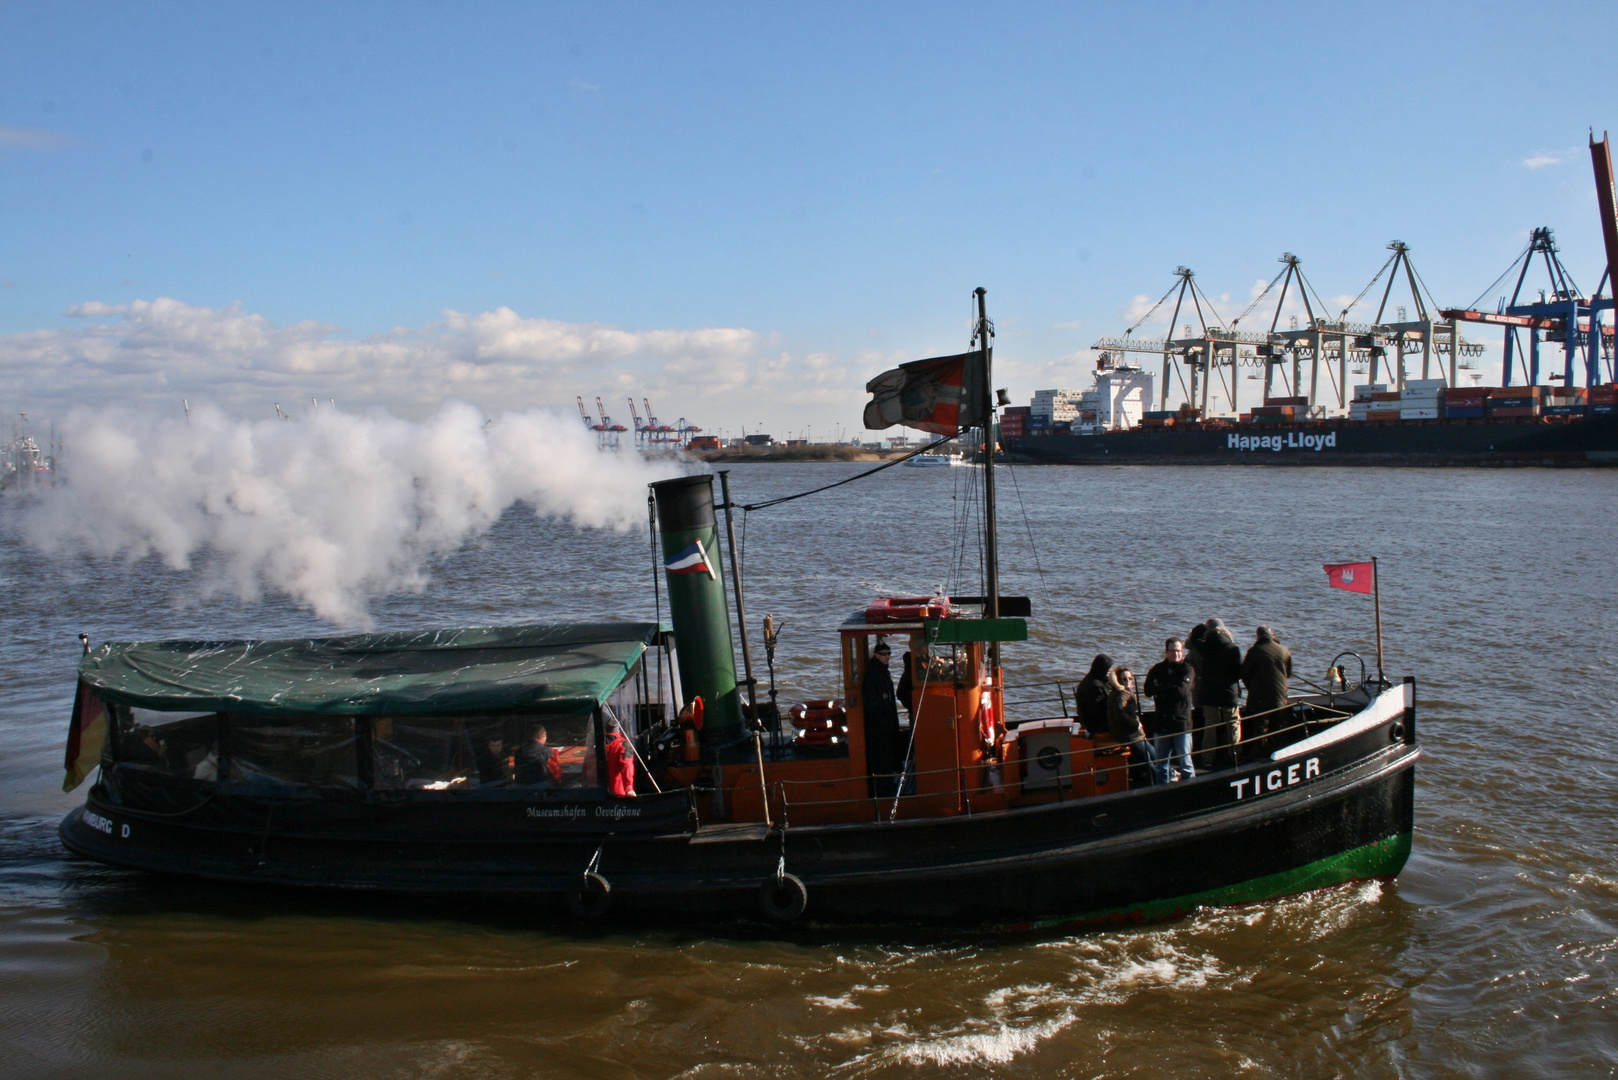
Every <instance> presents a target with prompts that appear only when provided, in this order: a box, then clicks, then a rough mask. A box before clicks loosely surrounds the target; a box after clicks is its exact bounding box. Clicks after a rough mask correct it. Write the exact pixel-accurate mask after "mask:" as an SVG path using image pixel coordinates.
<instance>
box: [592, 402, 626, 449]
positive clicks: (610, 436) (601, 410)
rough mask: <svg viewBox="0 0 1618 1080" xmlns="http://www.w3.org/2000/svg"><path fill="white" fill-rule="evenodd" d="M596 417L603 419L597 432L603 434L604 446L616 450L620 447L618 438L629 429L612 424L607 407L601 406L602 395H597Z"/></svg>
mask: <svg viewBox="0 0 1618 1080" xmlns="http://www.w3.org/2000/svg"><path fill="white" fill-rule="evenodd" d="M596 415H598V416H600V417H601V426H600V427H599V428H597V429H596V430H597V431H599V432H601V439H602V443H603V445H605V446H609V447H613V448H616V447H617V446H618V436H619V435H621V434H622V433H623V432H626V431H628V430H629V429H628V428H626V427H624V425H622V424H615V423H613V422H612V417H610V416H608V415H607V407H606V406H605V405H603V404H601V395H599V394H597V395H596Z"/></svg>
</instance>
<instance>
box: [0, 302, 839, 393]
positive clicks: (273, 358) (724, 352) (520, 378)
mask: <svg viewBox="0 0 1618 1080" xmlns="http://www.w3.org/2000/svg"><path fill="white" fill-rule="evenodd" d="M66 314H67V315H68V316H69V317H71V318H72V319H74V320H75V321H77V320H83V322H84V323H85V325H77V326H74V325H70V326H67V327H63V328H56V329H45V330H33V331H25V332H21V333H13V334H6V335H0V384H4V385H9V386H10V387H11V388H12V392H13V394H15V395H16V396H18V397H20V398H22V399H25V400H31V401H33V402H35V403H36V404H50V403H57V404H62V405H66V404H70V403H71V404H88V405H95V404H106V403H113V402H119V403H133V402H139V401H153V400H161V401H164V402H173V401H174V400H175V399H176V398H178V397H182V396H185V397H190V398H191V399H193V400H198V399H208V400H214V401H219V402H222V403H225V404H229V405H235V406H248V407H250V408H251V409H252V410H253V411H255V412H260V413H262V412H263V411H267V410H268V409H269V408H270V403H271V402H272V401H274V400H281V401H284V402H286V403H288V404H290V403H291V402H293V401H296V400H307V398H309V397H311V396H314V397H319V398H320V399H321V400H325V399H326V398H328V397H336V398H338V399H339V401H341V402H343V403H345V404H350V405H356V404H357V405H387V406H390V407H393V408H395V409H398V410H399V411H401V412H404V413H406V414H410V415H425V414H426V413H427V412H429V411H431V410H432V409H433V408H434V407H435V406H437V405H438V403H440V402H441V401H443V400H445V399H447V398H451V397H454V398H460V399H463V400H467V401H471V402H473V403H474V404H477V405H480V406H482V407H485V408H490V409H495V408H498V409H510V408H523V407H527V406H530V405H536V404H540V405H544V404H552V405H554V404H566V403H567V402H568V399H570V398H571V397H572V396H573V395H575V394H586V395H590V394H595V393H603V392H606V391H608V390H612V389H615V388H623V387H628V388H631V389H636V390H639V391H640V392H643V393H644V392H653V393H662V392H673V391H676V390H677V391H678V392H679V393H680V394H681V395H682V396H687V397H689V396H690V395H691V394H693V393H696V394H698V395H701V396H709V395H712V394H714V393H718V392H723V391H731V390H735V389H738V388H742V387H746V386H748V385H750V384H751V383H752V382H754V381H755V380H757V379H758V378H760V377H761V375H762V371H761V368H760V365H759V363H758V362H757V360H756V356H755V354H756V353H757V351H758V349H759V348H760V346H761V345H762V344H763V338H762V336H761V335H760V334H758V333H756V332H755V331H752V330H747V329H742V328H732V327H718V328H704V329H694V330H669V329H659V330H645V331H635V330H625V329H622V328H620V327H616V326H607V325H602V324H597V323H566V322H561V321H559V320H555V319H542V318H525V317H523V316H521V315H518V314H517V313H516V312H515V311H512V310H511V309H510V308H505V307H502V308H497V309H495V310H493V311H486V312H482V313H479V314H475V315H469V314H465V313H462V312H458V311H446V312H445V313H444V317H443V319H442V321H439V322H435V323H429V324H427V325H426V326H422V327H416V328H410V327H401V328H397V329H394V330H392V331H389V332H387V333H384V334H375V335H372V336H369V337H365V338H359V339H355V338H351V337H348V336H346V335H345V334H344V333H343V332H342V330H341V328H340V327H336V326H333V325H330V324H327V323H319V322H313V321H305V322H299V323H294V324H291V325H287V326H281V325H277V324H276V323H274V322H272V321H270V320H269V319H267V318H265V317H264V316H263V315H259V314H255V313H251V312H247V311H243V310H242V309H241V306H240V305H239V304H232V305H230V306H229V307H224V308H209V307H200V306H197V305H193V304H187V303H184V302H182V301H180V300H175V299H171V298H168V297H160V298H158V299H156V300H136V301H133V302H131V303H128V304H106V303H102V302H100V301H88V302H85V303H82V304H78V305H76V306H74V307H73V308H71V309H69V311H68V312H67V313H66ZM795 370H796V369H795ZM802 370H804V371H806V372H807V371H813V372H814V373H815V378H814V379H812V380H811V381H812V382H816V383H818V382H820V381H823V380H822V376H821V372H820V370H819V369H818V368H808V367H804V368H802ZM789 381H790V380H789ZM8 396H9V395H8Z"/></svg>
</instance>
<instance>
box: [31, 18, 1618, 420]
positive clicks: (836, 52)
mask: <svg viewBox="0 0 1618 1080" xmlns="http://www.w3.org/2000/svg"><path fill="white" fill-rule="evenodd" d="M1615 43H1618V5H1615V4H1612V3H1611V2H1601V3H1588V4H1580V3H1571V4H1568V3H1564V4H1558V3H1548V4H1542V5H1537V6H1535V7H1533V8H1528V7H1527V6H1524V5H1489V4H1469V5H1456V4H1436V3H1434V4H1422V5H1407V4H1398V5H1395V4H1386V5H1378V4H1363V5H1301V4H1287V5H1280V4H1276V5H1214V4H1138V5H1117V4H1107V5H1100V4H1095V5H1084V4H1068V5H1013V4H1007V5H995V6H982V5H950V4H937V3H934V4H916V5H898V4H888V5H869V4H862V5H848V6H837V5H831V4H817V5H761V4H738V5H717V4H684V5H675V4H666V5H636V4H596V5H568V4H548V5H542V4H512V5H497V4H482V5H403V4H379V5H362V4H343V5H329V4H320V5H313V4H311V5H296V4H284V5H276V6H274V7H270V6H251V5H204V4H197V5H178V4H159V3H146V4H141V5H72V4H49V5H46V4H11V5H7V6H6V7H4V8H3V9H0V57H3V59H4V63H0V238H3V239H0V282H3V283H4V284H3V287H0V407H3V408H5V409H7V410H8V411H12V410H16V409H21V408H29V409H32V410H34V411H35V414H36V415H51V414H53V413H56V412H60V411H62V410H64V409H66V408H68V407H69V406H71V405H73V404H89V405H95V404H103V403H107V402H112V401H116V402H131V401H135V402H150V403H151V404H152V406H153V407H156V408H162V407H167V405H165V404H164V403H170V404H172V403H174V402H175V401H176V400H177V399H178V398H179V397H182V396H186V397H189V398H190V399H191V400H192V401H193V402H194V403H195V402H197V401H199V400H200V401H210V402H214V403H217V404H220V405H222V406H224V407H226V408H228V409H233V410H236V411H238V412H242V413H244V414H247V415H254V416H256V415H260V414H261V413H262V412H264V411H267V410H269V408H270V402H271V401H272V400H282V401H287V402H290V401H298V400H302V401H307V400H308V398H309V397H310V396H319V397H320V398H321V400H322V401H324V400H325V399H326V398H327V397H329V396H335V397H336V398H338V400H339V403H340V404H348V405H353V406H362V405H369V406H385V407H387V408H389V409H392V410H394V411H397V412H399V413H401V414H404V415H407V416H411V415H422V414H425V413H426V412H430V411H431V410H432V408H433V407H434V405H435V404H436V403H437V402H438V401H439V400H442V399H444V398H449V397H455V398H461V399H464V400H468V401H471V402H472V403H474V404H476V405H478V406H480V407H481V408H484V409H486V410H490V411H499V410H503V409H508V408H515V407H524V406H528V405H551V406H556V407H561V408H571V407H572V399H573V397H574V395H576V394H583V395H585V396H586V398H587V399H588V398H589V397H591V396H593V395H594V394H596V393H600V394H602V395H603V396H604V397H606V398H607V399H608V406H609V409H612V410H613V411H615V412H617V413H619V414H621V413H622V412H623V409H622V406H621V402H622V398H623V397H624V396H625V394H626V393H630V392H633V393H635V395H636V396H637V398H638V397H640V396H641V395H642V394H649V395H650V396H651V397H652V398H653V403H654V404H655V405H657V406H658V409H659V412H660V413H662V414H664V418H665V419H671V418H672V417H673V416H674V415H676V414H684V415H687V416H689V417H691V418H692V419H693V420H695V421H696V422H698V423H702V424H705V426H708V427H709V428H710V429H716V428H721V427H723V428H727V429H728V430H729V431H730V432H732V433H735V432H736V431H737V430H738V429H739V428H740V427H742V426H743V425H746V426H747V427H749V428H752V427H753V426H754V425H756V424H760V423H762V424H763V425H764V426H765V427H766V428H768V429H771V430H773V431H774V432H775V433H776V434H778V435H779V434H786V433H788V432H791V433H794V434H795V433H797V431H798V430H801V429H803V428H805V427H808V426H811V425H812V426H813V428H814V433H815V434H816V435H822V434H830V433H831V431H832V429H833V427H834V425H837V424H841V425H844V426H845V427H846V426H848V425H852V424H857V422H858V408H859V403H860V401H861V400H862V398H863V394H862V393H861V387H862V385H863V382H864V380H865V379H866V378H868V377H869V376H870V375H871V374H873V373H874V372H876V371H878V370H881V369H882V368H884V367H888V366H891V365H892V364H893V363H896V362H898V361H901V360H906V359H912V358H915V357H918V356H924V355H929V354H933V353H937V352H945V351H956V350H958V349H959V348H960V347H961V346H962V345H963V344H964V342H965V337H966V319H967V314H968V303H969V299H970V293H971V290H972V288H973V287H974V286H977V285H983V286H985V287H987V288H988V289H989V303H990V312H991V315H992V316H993V317H994V318H995V319H996V322H997V324H998V327H999V330H1000V343H999V349H998V351H997V366H998V368H999V371H1000V377H999V378H997V380H996V381H997V382H998V383H1001V384H1005V385H1009V386H1010V387H1011V388H1012V390H1013V393H1014V396H1016V397H1017V398H1019V399H1025V398H1026V396H1027V394H1029V393H1030V392H1031V391H1033V390H1034V389H1036V388H1040V387H1045V386H1056V385H1084V384H1087V382H1088V376H1087V375H1086V374H1084V372H1085V371H1086V370H1087V369H1088V368H1089V366H1090V358H1091V354H1090V353H1089V352H1087V351H1086V348H1085V347H1086V346H1088V345H1089V344H1090V342H1091V341H1093V340H1094V339H1095V338H1097V337H1099V336H1102V335H1110V334H1115V333H1118V332H1120V331H1122V330H1123V328H1124V327H1125V326H1126V325H1128V321H1129V319H1128V315H1129V312H1130V311H1131V310H1132V308H1134V307H1135V306H1136V305H1137V300H1136V298H1137V297H1139V296H1142V295H1145V296H1148V297H1150V298H1151V299H1154V300H1155V299H1156V297H1157V296H1158V295H1159V294H1161V293H1162V292H1163V291H1164V290H1165V289H1167V288H1168V287H1169V285H1170V284H1171V276H1170V275H1171V272H1172V271H1173V269H1174V267H1175V266H1176V265H1180V264H1184V265H1188V266H1191V267H1193V268H1194V269H1195V270H1196V271H1197V274H1198V280H1199V282H1200V283H1201V284H1202V285H1203V287H1204V288H1205V289H1206V291H1207V292H1208V293H1209V294H1211V295H1213V296H1214V297H1216V298H1218V297H1222V296H1225V295H1228V296H1229V297H1230V299H1229V300H1228V301H1225V302H1224V303H1222V304H1221V312H1222V313H1223V314H1225V315H1226V316H1227V317H1229V316H1230V315H1233V314H1235V313H1236V312H1239V311H1240V310H1241V308H1242V307H1245V306H1246V303H1247V300H1248V297H1249V296H1250V294H1251V290H1252V289H1253V286H1254V283H1255V282H1256V281H1260V280H1263V281H1268V280H1269V278H1271V277H1272V276H1273V275H1274V274H1275V273H1276V271H1277V269H1278V267H1277V264H1276V259H1277V257H1278V256H1279V255H1280V254H1281V252H1283V251H1291V252H1296V253H1297V254H1298V255H1300V256H1301V257H1302V258H1303V265H1304V269H1305V271H1306V273H1307V274H1308V276H1309V278H1310V279H1311V281H1312V282H1313V284H1314V285H1315V286H1316V288H1317V289H1319V291H1320V292H1321V293H1322V294H1324V295H1325V296H1326V297H1328V298H1334V297H1338V296H1344V295H1346V296H1352V295H1353V294H1354V293H1357V292H1358V291H1359V290H1360V288H1361V287H1362V286H1363V285H1364V284H1365V283H1366V282H1367V281H1368V280H1369V278H1370V277H1371V275H1372V274H1373V273H1375V271H1376V270H1377V268H1378V267H1379V266H1380V265H1381V264H1382V261H1383V260H1384V258H1385V257H1386V252H1385V250H1384V248H1385V245H1386V244H1387V243H1388V242H1389V241H1390V240H1394V239H1400V240H1404V241H1406V242H1408V243H1409V244H1411V245H1412V250H1413V254H1414V258H1415V261H1416V265H1417V267H1418V269H1419V270H1420V271H1421V273H1422V275H1423V277H1424V278H1425V280H1426V282H1427V283H1428V285H1429V286H1430V287H1431V289H1432V291H1433V292H1434V294H1436V296H1437V298H1438V300H1439V301H1440V302H1441V303H1443V304H1458V303H1465V302H1469V301H1471V300H1472V299H1473V298H1474V297H1476V296H1477V294H1478V293H1479V292H1480V291H1482V290H1483V289H1484V288H1485V286H1487V285H1488V284H1489V282H1490V281H1492V280H1493V279H1494V278H1495V277H1496V275H1497V274H1499V272H1500V271H1501V270H1503V269H1504V268H1505V266H1506V264H1507V263H1508V262H1509V261H1510V260H1511V259H1512V258H1513V257H1514V256H1515V255H1516V254H1517V252H1518V251H1519V250H1520V249H1521V247H1522V246H1523V244H1524V243H1525V240H1526V235H1527V231H1528V230H1529V229H1530V228H1531V227H1534V226H1537V225H1550V226H1551V227H1553V228H1554V229H1555V230H1556V233H1557V236H1558V239H1559V240H1560V242H1561V244H1562V248H1563V256H1564V259H1565V260H1566V262H1567V263H1568V265H1569V267H1570V269H1571V270H1572V272H1573V274H1574V276H1575V278H1576V279H1577V280H1578V281H1579V283H1580V284H1581V285H1582V286H1584V288H1585V289H1587V290H1588V289H1593V287H1594V285H1595V282H1596V279H1597V278H1598V277H1599V276H1600V267H1601V263H1602V261H1603V260H1602V256H1601V254H1600V238H1599V232H1598V224H1597V218H1596V208H1595V200H1594V195H1593V184H1592V180H1591V173H1590V165H1589V158H1588V155H1587V153H1586V151H1585V149H1584V147H1585V143H1586V136H1587V132H1588V129H1589V128H1590V127H1592V126H1593V127H1594V128H1595V130H1596V133H1597V134H1598V135H1599V134H1600V133H1601V131H1602V130H1603V129H1606V128H1611V129H1613V130H1614V131H1615V132H1618V58H1615V57H1614V50H1615V49H1618V44H1615ZM1486 303H1487V304H1488V305H1489V306H1492V304H1493V300H1492V298H1490V299H1488V300H1486ZM1356 314H1366V313H1362V312H1356ZM1143 332H1144V331H1143ZM1486 381H1487V382H1496V381H1498V371H1497V370H1492V371H1489V373H1488V375H1487V378H1486ZM614 402H618V403H619V404H618V405H617V406H616V407H615V406H614V404H613V403H614Z"/></svg>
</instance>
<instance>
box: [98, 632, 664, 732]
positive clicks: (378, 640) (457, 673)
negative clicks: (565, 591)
mask: <svg viewBox="0 0 1618 1080" xmlns="http://www.w3.org/2000/svg"><path fill="white" fill-rule="evenodd" d="M657 633H658V628H657V626H656V624H654V623H631V622H624V623H573V624H549V625H538V626H490V627H470V628H466V629H460V630H424V631H419V632H413V633H392V634H354V635H351V636H348V637H331V638H304V639H296V640H290V639H289V640H284V641H146V642H108V643H107V644H105V645H102V646H101V647H100V648H99V649H96V650H94V651H93V652H91V653H90V654H89V655H88V656H86V657H84V659H83V660H82V661H80V663H79V677H80V678H81V679H83V680H84V682H85V683H86V684H88V685H89V686H91V687H92V688H94V689H95V691H96V692H97V693H98V694H100V696H101V697H102V698H103V699H105V700H107V701H111V702H118V703H120V704H124V705H135V706H140V707H142V708H147V709H162V710H165V711H174V710H182V711H195V712H227V711H237V712H255V713H296V714H308V713H341V714H348V715H386V716H407V715H418V716H419V715H422V714H424V713H453V712H487V711H491V710H498V709H514V708H526V709H538V710H540V711H543V712H551V713H578V712H588V711H590V710H592V709H594V708H595V707H596V706H597V705H599V704H600V703H601V702H603V701H604V700H606V698H607V697H608V695H610V694H611V693H612V692H613V691H614V690H615V689H616V688H617V687H618V685H619V684H620V683H622V682H623V681H624V680H625V679H626V678H627V677H628V676H629V673H630V672H631V671H633V670H634V667H635V663H636V661H638V660H639V659H640V657H641V654H642V653H644V652H645V651H646V648H647V646H648V645H651V644H653V643H654V642H656V640H657Z"/></svg>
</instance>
